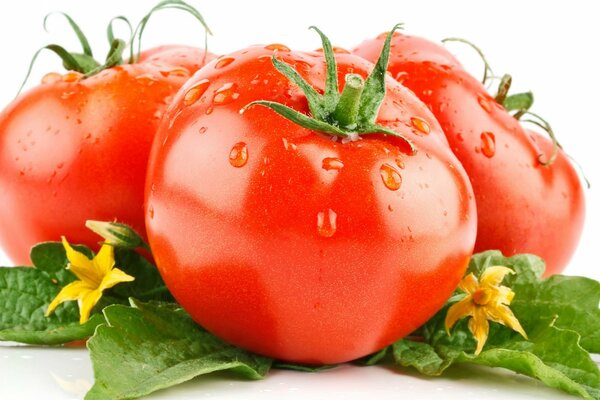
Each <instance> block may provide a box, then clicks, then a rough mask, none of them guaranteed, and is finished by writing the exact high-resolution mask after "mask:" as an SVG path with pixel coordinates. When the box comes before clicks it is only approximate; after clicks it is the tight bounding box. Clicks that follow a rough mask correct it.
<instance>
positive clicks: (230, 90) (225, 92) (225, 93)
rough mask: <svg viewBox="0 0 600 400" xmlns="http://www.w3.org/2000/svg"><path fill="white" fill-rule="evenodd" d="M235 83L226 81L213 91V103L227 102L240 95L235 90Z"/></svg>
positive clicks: (221, 103)
mask: <svg viewBox="0 0 600 400" xmlns="http://www.w3.org/2000/svg"><path fill="white" fill-rule="evenodd" d="M236 90H237V85H236V84H235V83H232V82H230V83H226V84H224V85H223V86H221V87H220V88H219V89H217V90H216V91H215V97H213V103H215V104H218V105H223V104H229V103H231V102H232V101H234V100H236V99H237V98H238V97H240V94H239V93H237V92H236Z"/></svg>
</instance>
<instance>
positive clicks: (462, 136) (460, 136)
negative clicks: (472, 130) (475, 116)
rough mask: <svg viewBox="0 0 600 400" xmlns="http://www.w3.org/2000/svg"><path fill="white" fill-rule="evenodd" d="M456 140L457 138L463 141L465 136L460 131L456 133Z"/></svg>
mask: <svg viewBox="0 0 600 400" xmlns="http://www.w3.org/2000/svg"><path fill="white" fill-rule="evenodd" d="M456 140H458V141H459V142H464V141H465V136H464V135H463V134H462V133H457V134H456Z"/></svg>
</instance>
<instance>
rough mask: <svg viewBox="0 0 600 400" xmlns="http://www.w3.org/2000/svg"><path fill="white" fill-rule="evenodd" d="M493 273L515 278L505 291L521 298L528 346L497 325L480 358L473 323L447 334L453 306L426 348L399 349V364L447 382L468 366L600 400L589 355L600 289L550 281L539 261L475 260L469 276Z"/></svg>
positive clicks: (427, 331) (434, 322) (429, 333)
mask: <svg viewBox="0 0 600 400" xmlns="http://www.w3.org/2000/svg"><path fill="white" fill-rule="evenodd" d="M491 266H506V267H509V268H512V269H513V270H514V271H515V274H513V275H507V276H506V278H505V279H504V282H503V285H505V286H508V287H511V288H512V290H513V291H514V292H515V296H514V300H513V302H512V303H511V305H510V307H511V309H512V310H513V312H514V314H515V316H516V317H517V319H518V320H519V321H520V323H521V325H522V326H523V327H524V329H525V331H526V332H527V334H528V340H525V339H523V338H522V337H521V336H520V335H519V334H518V333H516V332H514V331H512V330H510V329H509V328H506V327H504V326H502V325H500V324H497V323H490V333H489V338H488V341H487V342H486V345H485V347H484V350H483V352H482V353H481V354H479V355H478V356H476V355H474V354H473V353H474V349H475V340H474V339H473V336H472V334H471V332H470V331H469V329H468V324H467V319H463V320H461V321H459V322H458V323H457V324H456V326H455V328H454V329H453V331H452V334H451V335H450V336H448V334H447V333H446V331H445V326H444V320H445V316H446V312H447V310H448V307H449V304H447V305H446V306H445V307H444V308H443V309H442V310H441V311H439V312H438V313H437V314H436V315H435V316H434V317H433V318H431V319H430V320H429V321H428V322H427V323H426V324H425V325H424V326H423V327H422V328H421V333H422V335H423V338H424V340H425V341H424V342H411V341H408V340H402V341H399V342H397V343H395V344H394V345H393V352H394V358H395V360H396V362H397V363H398V364H399V365H401V366H410V367H414V368H416V369H417V370H418V371H419V372H421V373H423V374H426V375H440V374H441V373H443V372H444V370H446V369H447V368H448V367H449V366H451V365H453V364H460V363H470V364H480V365H487V366H490V367H502V368H507V369H510V370H512V371H515V372H517V373H520V374H524V375H527V376H530V377H532V378H536V379H539V380H540V381H542V382H543V383H545V384H546V385H547V386H550V387H553V388H557V389H561V390H564V391H566V392H568V393H572V394H576V395H579V396H582V397H584V398H589V399H592V398H594V399H600V390H599V389H600V371H599V370H598V366H597V365H596V363H595V362H594V361H593V360H592V359H591V357H590V355H589V353H588V352H587V351H586V349H585V348H584V347H582V345H583V344H587V348H592V347H593V346H596V345H597V337H598V333H597V331H598V323H599V322H598V321H600V319H599V318H600V316H599V311H598V300H599V299H600V283H598V282H595V281H592V280H590V279H587V278H577V277H566V276H554V277H551V278H549V279H545V280H542V279H541V275H542V273H543V271H544V263H543V261H542V260H541V259H540V258H539V257H536V256H532V255H518V256H514V257H504V256H502V254H501V253H500V252H498V251H488V252H485V253H481V254H478V255H475V256H473V258H472V259H471V262H470V264H469V268H468V270H467V273H471V272H472V273H474V274H475V275H477V276H479V275H480V274H481V273H482V272H483V271H484V270H485V269H486V268H488V267H491ZM457 293H459V291H457ZM455 299H456V296H454V297H453V301H454V300H455ZM584 338H585V340H584Z"/></svg>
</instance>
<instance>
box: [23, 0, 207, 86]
mask: <svg viewBox="0 0 600 400" xmlns="http://www.w3.org/2000/svg"><path fill="white" fill-rule="evenodd" d="M169 8H170V9H178V10H183V11H186V12H188V13H190V14H191V15H193V16H194V17H195V18H196V19H197V20H199V21H200V23H201V24H202V26H203V27H204V28H205V32H206V34H207V35H208V34H209V33H211V32H210V29H209V28H208V26H207V25H206V22H205V21H204V18H203V17H202V15H201V14H200V13H199V12H198V10H196V9H195V8H194V7H192V6H191V5H189V4H187V3H186V2H184V1H182V0H163V1H161V2H160V3H158V4H157V5H156V6H154V7H153V8H152V9H151V10H150V11H149V12H148V13H147V14H146V15H145V16H144V17H143V18H142V20H141V21H140V23H139V24H138V25H137V27H136V29H135V30H134V29H133V27H132V25H131V23H130V22H129V20H128V19H127V18H126V17H123V16H118V17H115V18H113V19H111V20H110V22H109V24H108V27H107V29H106V36H107V38H108V42H109V44H110V49H109V51H108V54H107V55H106V58H105V59H104V62H98V61H96V59H95V58H94V55H93V53H92V49H91V46H90V44H89V41H88V40H87V38H86V36H85V35H84V33H83V31H82V30H81V28H80V27H79V25H77V23H76V22H75V21H74V20H73V19H72V18H71V17H70V16H69V15H67V14H65V13H62V12H58V13H50V14H48V15H46V17H45V18H44V29H46V25H47V22H48V18H49V17H50V16H51V15H53V14H58V15H62V16H63V17H64V18H65V19H66V20H67V22H68V23H69V25H70V26H71V28H72V29H73V32H74V33H75V35H76V36H77V39H78V40H79V43H80V44H81V48H82V51H81V52H70V51H68V50H66V49H65V48H64V47H62V46H60V45H58V44H49V45H47V46H44V47H42V48H40V49H39V50H38V51H37V52H36V53H35V54H34V56H33V58H32V60H31V63H30V64H29V68H28V70H27V74H26V76H25V79H24V80H23V83H22V84H21V87H20V88H19V92H18V93H17V95H18V94H19V93H21V90H23V87H24V86H25V84H26V83H27V80H28V79H29V76H30V75H31V71H32V69H33V65H34V64H35V61H36V60H37V57H38V55H39V54H40V53H41V52H42V50H50V51H52V52H53V53H55V54H56V55H57V56H59V57H60V59H61V60H62V62H63V66H64V68H65V69H66V70H68V71H76V72H79V73H81V74H83V75H84V77H86V78H87V77H90V76H92V75H95V74H97V73H99V72H101V71H103V70H105V69H108V68H112V67H114V66H116V65H120V64H123V53H124V51H125V49H126V47H127V46H128V45H129V47H130V49H131V52H130V57H129V61H128V62H129V63H130V64H133V63H135V62H137V60H138V59H139V53H140V51H141V41H142V34H143V32H144V30H145V28H146V25H147V24H148V21H149V19H150V17H151V16H152V15H153V14H154V13H155V12H156V11H160V10H164V9H169ZM117 21H121V22H123V23H125V24H126V25H127V27H128V29H129V38H128V39H127V40H123V39H119V38H116V37H115V34H114V27H113V25H114V23H115V22H117ZM46 31H47V29H46ZM136 40H137V44H136V45H134V42H135V41H136ZM204 42H205V45H206V36H205V41H204ZM205 47H206V46H205ZM134 49H137V52H135V53H134ZM205 56H206V54H205Z"/></svg>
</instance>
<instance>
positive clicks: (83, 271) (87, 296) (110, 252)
mask: <svg viewBox="0 0 600 400" xmlns="http://www.w3.org/2000/svg"><path fill="white" fill-rule="evenodd" d="M62 244H63V246H64V248H65V251H66V252H67V259H68V260H69V264H68V266H67V269H69V270H71V272H73V273H74V274H75V275H76V276H77V278H79V280H78V281H74V282H71V283H69V284H68V285H67V286H65V287H64V288H62V290H61V291H60V292H59V293H58V295H57V296H56V297H55V298H54V300H52V303H50V305H49V306H48V310H47V311H46V316H48V315H50V314H52V312H53V311H54V310H55V309H56V307H58V305H59V304H61V303H64V302H65V301H71V300H77V302H78V304H79V315H80V317H79V323H81V324H83V323H85V322H86V321H87V320H88V319H89V318H90V313H91V311H92V309H93V308H94V306H95V305H96V303H98V301H99V300H100V297H102V292H103V291H104V290H106V289H109V288H111V287H113V286H115V285H116V284H118V283H121V282H131V281H132V280H133V279H134V278H133V277H132V276H130V275H127V274H126V273H125V272H123V271H121V270H120V269H118V268H114V266H115V255H114V249H113V247H112V246H110V245H108V244H104V245H102V247H101V248H100V251H99V252H98V254H96V256H95V257H94V259H93V260H90V259H89V258H87V256H86V255H85V254H83V253H80V252H78V251H76V250H75V249H73V248H72V247H71V245H69V242H67V239H65V238H64V237H63V238H62Z"/></svg>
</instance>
